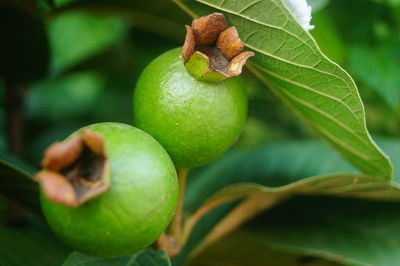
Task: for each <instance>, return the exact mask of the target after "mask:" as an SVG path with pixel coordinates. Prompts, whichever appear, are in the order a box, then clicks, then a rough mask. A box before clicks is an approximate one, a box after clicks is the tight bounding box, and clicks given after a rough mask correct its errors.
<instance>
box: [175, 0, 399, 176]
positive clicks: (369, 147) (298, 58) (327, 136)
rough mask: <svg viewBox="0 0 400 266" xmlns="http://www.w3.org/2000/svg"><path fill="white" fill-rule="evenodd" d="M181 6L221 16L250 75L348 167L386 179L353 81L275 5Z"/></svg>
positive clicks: (213, 0)
mask: <svg viewBox="0 0 400 266" xmlns="http://www.w3.org/2000/svg"><path fill="white" fill-rule="evenodd" d="M181 3H184V4H187V5H188V6H189V7H191V8H192V10H195V13H196V14H200V15H205V14H206V13H205V12H210V9H211V10H213V11H217V12H222V13H225V14H226V15H227V17H228V18H229V21H230V22H231V24H233V25H234V26H235V27H236V28H237V30H238V32H239V35H240V36H241V38H242V40H243V42H244V44H245V46H246V47H247V48H249V49H251V50H253V51H254V52H255V53H256V56H255V57H254V58H253V59H252V60H251V62H252V67H250V69H251V70H252V71H253V73H255V74H256V76H257V77H259V78H260V79H261V80H262V81H263V82H264V83H265V84H266V85H268V86H269V87H270V89H272V91H273V92H274V93H275V94H277V95H278V96H279V97H280V98H281V99H282V100H283V101H284V102H285V103H286V104H287V105H288V106H289V107H290V108H291V109H292V110H293V111H294V112H295V113H296V114H297V115H299V116H300V117H301V118H302V119H303V120H304V121H305V122H306V123H307V124H308V125H310V126H311V127H312V128H313V129H314V131H315V132H316V133H317V134H318V135H319V136H320V137H322V138H323V139H324V140H325V141H326V142H328V143H329V144H330V145H331V146H332V147H333V148H335V149H336V150H337V151H338V152H339V153H340V154H342V156H344V157H345V158H346V159H348V160H349V161H350V162H351V163H352V164H353V165H355V166H356V167H358V168H359V169H361V170H362V171H364V172H365V173H367V174H370V175H373V176H376V177H377V178H380V179H382V180H390V179H391V177H392V165H391V162H390V160H389V158H388V157H387V156H386V155H385V154H384V153H383V152H382V151H381V150H380V149H379V147H378V146H377V145H376V144H375V142H374V141H373V140H372V138H371V137H370V135H369V133H368V130H367V128H366V121H365V112H364V106H363V103H362V101H361V98H360V96H359V93H358V91H357V87H356V85H355V83H354V81H353V80H352V78H351V77H350V76H349V75H348V74H347V73H346V72H345V71H344V70H343V69H342V68H341V67H340V66H338V65H337V64H335V63H334V62H332V61H331V60H329V59H328V58H327V57H326V56H325V55H324V54H323V53H322V52H321V51H320V49H319V48H318V46H317V44H316V43H315V40H314V39H313V38H312V36H311V35H310V34H309V33H308V32H306V31H304V30H303V29H302V28H301V26H300V25H299V24H298V23H297V22H296V20H295V19H294V18H293V17H292V15H291V14H290V13H289V11H288V10H287V9H286V7H285V6H284V4H283V3H282V2H281V1H280V0H257V1H252V0H246V1H240V2H239V1H223V0H182V1H181ZM199 4H200V5H199ZM204 7H206V9H204Z"/></svg>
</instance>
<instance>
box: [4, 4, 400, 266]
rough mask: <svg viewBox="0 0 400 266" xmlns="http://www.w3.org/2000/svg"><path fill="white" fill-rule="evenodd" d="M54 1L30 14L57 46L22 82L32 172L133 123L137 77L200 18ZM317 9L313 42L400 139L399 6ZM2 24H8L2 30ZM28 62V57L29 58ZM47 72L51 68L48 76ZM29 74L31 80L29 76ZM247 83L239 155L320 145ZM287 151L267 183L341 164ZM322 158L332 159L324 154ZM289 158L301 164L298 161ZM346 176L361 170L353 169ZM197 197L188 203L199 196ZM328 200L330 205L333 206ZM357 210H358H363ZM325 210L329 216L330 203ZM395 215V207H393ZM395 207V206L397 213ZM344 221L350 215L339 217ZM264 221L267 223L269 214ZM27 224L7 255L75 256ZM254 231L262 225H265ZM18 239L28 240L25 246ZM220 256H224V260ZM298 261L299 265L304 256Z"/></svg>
mask: <svg viewBox="0 0 400 266" xmlns="http://www.w3.org/2000/svg"><path fill="white" fill-rule="evenodd" d="M16 2H18V3H20V4H21V5H25V4H26V3H25V1H16ZM0 3H2V1H0ZM52 3H53V1H51V0H49V1H44V0H41V1H38V5H37V8H36V9H33V10H32V12H31V13H32V14H34V15H35V16H34V18H39V19H40V23H43V25H44V29H45V33H46V36H47V37H46V38H47V40H48V47H47V48H44V49H45V51H41V52H42V54H44V55H43V56H42V57H46V56H47V53H48V54H49V58H48V60H49V62H47V60H44V62H39V61H37V60H36V59H35V58H28V59H29V60H31V61H30V62H36V63H37V64H38V65H36V66H37V67H38V68H40V69H38V71H37V73H33V72H32V73H33V74H34V77H32V76H30V75H21V76H20V77H18V78H15V79H21V80H22V81H24V86H25V103H26V106H25V107H26V108H25V114H26V117H25V139H24V143H25V145H24V152H23V158H24V160H25V161H26V162H27V163H30V164H31V165H33V168H38V167H39V165H40V160H41V156H42V153H43V151H44V149H45V148H46V147H47V146H48V145H49V144H50V143H52V142H54V141H57V140H61V139H64V138H65V137H67V136H68V135H69V134H70V133H71V132H73V131H75V130H77V129H78V128H80V127H82V126H85V125H88V124H91V123H96V122H103V121H115V122H124V123H129V124H132V111H131V110H132V107H131V104H132V95H133V90H134V85H135V82H136V79H137V78H138V76H139V74H140V73H141V71H142V70H143V68H144V67H145V66H146V65H147V64H148V63H149V62H150V61H151V60H152V59H153V58H155V57H157V56H158V55H159V54H161V53H162V52H164V51H166V50H168V49H171V48H174V47H177V46H180V45H181V44H182V41H183V39H184V27H183V25H184V24H185V23H186V24H189V23H190V20H191V19H190V17H189V16H188V15H186V14H185V13H184V12H183V11H181V10H180V9H179V8H177V7H176V6H175V5H174V4H173V3H172V2H171V1H161V0H149V1H138V0H133V1H127V0H124V1H118V2H117V1H107V0H97V1H96V0H82V1H80V0H76V1H61V0H60V1H54V3H53V4H54V5H55V6H54V7H52ZM310 3H311V4H312V5H313V7H314V8H315V12H314V13H313V20H312V24H313V25H315V29H314V30H313V31H311V34H312V35H313V37H314V38H315V39H316V41H317V43H318V44H319V45H320V48H321V50H322V51H323V52H324V53H325V54H326V55H327V56H328V57H330V58H331V59H332V60H334V61H336V62H338V63H339V64H340V65H341V66H342V67H343V68H345V69H346V70H347V71H348V72H349V73H350V75H351V76H352V77H353V78H354V79H355V82H356V83H357V85H358V88H359V91H360V94H361V97H362V99H363V101H364V104H365V107H366V115H367V124H368V127H369V129H370V132H371V133H372V134H373V135H378V136H382V137H389V138H395V137H398V136H399V135H400V123H399V121H400V0H351V1H349V0H331V1H328V0H324V1H321V0H320V1H317V0H314V1H310ZM24 10H25V9H24ZM2 11H3V10H1V11H0V14H1V12H2ZM31 13H29V14H30V15H29V16H31ZM1 18H2V17H1V16H0V23H1ZM0 25H1V24H0ZM0 29H1V28H0ZM21 31H22V30H21ZM2 33H3V32H2ZM9 38H10V33H7V34H6V35H2V36H1V38H0V40H1V41H0V42H3V40H6V39H7V40H8V39H9ZM44 46H46V45H44ZM0 49H3V51H1V52H2V53H3V54H5V53H6V52H7V51H6V50H10V49H12V48H10V47H9V46H7V47H6V48H4V47H3V46H2V45H0ZM41 49H43V47H42V48H41ZM46 49H48V50H46ZM24 50H26V48H24ZM21 60H27V58H24V57H22V59H21ZM4 62H6V61H2V62H0V64H2V68H0V69H16V68H15V67H18V65H19V64H20V63H19V62H14V63H15V65H13V64H14V63H12V62H11V63H10V62H7V67H6V68H4V67H5V65H4ZM47 63H48V65H49V68H48V69H47ZM42 65H43V66H42ZM43 69H47V72H46V73H45V74H43V73H44V70H43ZM2 71H3V70H2ZM23 71H24V72H26V70H25V69H24V70H23ZM28 71H29V69H28ZM3 72H4V71H3ZM244 78H245V80H246V82H247V84H248V94H249V119H248V122H247V125H246V127H245V129H244V132H243V135H242V137H241V139H240V140H239V141H238V143H237V144H236V147H235V148H236V149H237V150H246V151H247V150H248V149H251V148H254V147H263V146H262V145H266V146H268V145H270V143H272V142H274V143H275V142H277V141H278V142H281V143H284V145H289V146H290V145H294V144H293V143H303V142H305V141H309V139H312V138H314V135H313V133H312V132H311V131H310V130H309V129H308V128H307V127H306V126H305V125H304V124H303V123H302V122H301V121H299V119H298V118H297V117H295V116H294V115H293V113H292V112H291V111H290V110H288V108H286V107H285V106H283V104H282V103H281V101H280V100H278V99H277V97H276V96H275V95H274V94H272V93H271V92H270V91H269V90H266V89H265V86H264V85H263V84H262V83H261V82H260V81H258V80H257V79H255V78H254V77H253V76H252V75H250V74H249V73H247V72H246V73H244ZM13 79H14V77H13ZM25 81H29V82H25ZM5 86H6V83H5V82H4V80H0V102H1V103H2V104H0V122H1V123H0V151H1V150H2V151H5V150H6V146H7V145H6V143H7V140H6V128H5V123H3V122H4V121H5V118H6V113H5V107H4V106H5V105H4V104H3V103H4V102H5V93H4V91H5ZM291 143H292V144H291ZM305 143H306V144H307V143H309V142H305ZM312 143H314V142H312ZM274 145H277V144H274ZM284 145H283V146H282V145H281V146H279V147H280V148H277V149H276V150H270V151H269V152H271V153H272V154H271V155H269V157H268V158H269V160H271V161H270V162H269V164H266V165H271V164H273V160H274V159H276V158H277V157H276V152H278V155H279V153H280V154H281V156H282V158H286V159H288V158H289V160H288V161H287V162H286V165H285V166H281V165H279V164H276V165H275V167H276V168H285V170H287V169H286V168H289V170H288V171H282V172H281V171H276V172H274V174H276V175H281V177H282V179H279V180H278V179H275V180H274V179H270V180H269V182H270V183H268V185H276V184H280V182H283V181H284V180H289V179H291V178H294V177H296V178H302V177H303V176H304V177H306V176H309V174H311V175H313V174H319V173H316V172H318V171H316V170H315V169H316V167H317V166H321V165H322V164H323V163H326V161H327V160H328V161H329V160H331V159H332V158H328V159H326V157H324V156H316V157H315V156H314V157H312V156H308V155H310V154H314V153H315V152H314V151H313V150H312V149H311V151H310V152H309V153H310V154H308V155H307V153H304V152H303V151H304V149H303V147H302V146H301V145H302V144H295V146H296V147H294V148H293V147H289V146H284ZM298 145H300V147H298ZM313 145H314V144H313ZM315 145H317V146H318V145H319V144H315ZM318 147H319V146H318ZM308 150H310V149H308ZM285 151H295V153H294V154H293V153H290V155H286V154H285V153H284V152H285ZM323 151H324V152H325V149H323ZM319 152H321V151H320V150H318V151H317V153H319ZM0 154H4V152H0ZM282 154H283V155H282ZM228 156H232V155H228ZM290 156H293V159H292V158H291V157H290ZM302 159H303V161H301V165H302V167H303V168H301V169H302V170H303V171H304V173H307V174H301V175H297V176H294V174H293V173H292V172H290V169H291V168H290V167H288V166H293V165H291V162H296V161H297V162H298V161H299V160H302ZM282 160H283V159H282ZM324 160H325V161H324ZM335 160H337V158H336V157H335ZM217 163H218V162H217ZM339 168H340V167H339ZM344 168H346V169H348V168H349V169H351V170H350V171H352V168H351V167H350V166H347V164H346V165H345V166H344ZM212 169H213V168H212ZM232 169H234V168H233V167H232ZM331 170H332V171H333V170H334V169H331ZM202 171H205V170H202V169H198V170H196V171H195V175H196V174H199V175H200V174H201V173H202ZM208 171H211V172H212V170H208ZM232 171H233V170H232ZM271 171H272V170H271ZM302 173H303V172H302ZM296 174H298V173H296ZM271 176H272V175H271ZM271 176H269V177H271ZM276 178H279V176H278V177H276ZM397 178H399V176H397ZM231 181H232V180H230V182H231ZM253 181H254V180H253ZM214 185H216V186H217V185H220V183H215V184H214ZM199 187H201V186H200V185H199ZM208 188H209V186H204V187H203V189H206V190H207V189H208ZM199 189H200V188H199ZM193 195H195V193H194V194H193ZM193 195H192V196H191V197H189V200H190V199H191V198H192V197H194V196H193ZM203 196H204V195H203ZM325 201H327V202H330V201H331V199H328V200H325ZM5 202H6V201H5V199H4V198H1V197H0V206H2V207H1V208H0V214H4V212H5V211H4V209H5V208H6V206H5V205H6V203H5ZM303 202H305V204H310V206H311V204H312V202H311V200H308V199H303ZM335 204H336V205H338V204H339V205H341V206H342V205H346V203H343V202H342V201H340V202H339V203H332V205H334V206H336V205H335ZM353 204H356V205H357V204H358V202H355V203H354V202H353ZM362 204H364V203H362ZM287 205H288V206H289V207H290V208H292V209H296V210H299V209H300V210H301V208H303V207H298V206H297V205H296V204H295V203H288V204H287ZM363 206H364V205H363ZM374 206H375V205H374ZM376 206H378V205H376ZM317 207H318V208H320V209H321V211H323V210H322V209H323V208H322V207H321V204H319V205H318V206H317ZM389 207H390V208H392V209H395V207H393V206H392V205H390V206H389ZM338 208H339V207H338ZM376 208H378V207H376ZM390 208H387V209H388V212H389V209H390ZM282 209H283V208H280V209H277V210H275V212H274V213H272V214H270V216H271V217H273V218H274V217H281V216H282V217H284V218H285V219H286V218H288V217H287V214H283V213H282V212H283V210H282ZM392 209H390V210H392ZM277 212H279V213H277ZM338 213H339V214H338V215H341V212H340V211H338ZM345 214H347V213H345ZM385 215H387V214H385ZM2 216H4V215H0V218H2ZM265 217H267V218H268V217H269V216H268V214H267V216H265ZM265 217H264V218H265ZM385 217H386V216H385ZM303 218H304V217H303ZM24 219H25V220H24V221H25V224H24V226H25V227H23V228H24V229H22V231H18V232H17V231H14V230H12V229H9V228H6V227H4V226H2V225H1V224H0V250H1V248H2V247H1V242H2V241H3V240H2V239H6V238H7V239H13V243H12V244H13V245H15V246H18V248H20V249H21V250H26V251H27V250H30V249H32V248H33V249H35V248H34V246H35V245H38V246H39V245H42V244H43V246H41V249H48V250H47V252H54V253H56V254H58V255H57V256H59V257H57V258H58V259H55V260H54V261H53V258H50V257H49V258H48V261H46V262H48V263H49V264H48V265H59V264H55V263H60V262H61V261H62V260H59V258H60V257H65V256H66V255H67V254H68V252H69V250H68V248H65V247H64V246H62V245H61V246H57V245H58V244H55V245H54V247H53V246H52V244H51V243H53V242H54V243H55V242H57V243H58V241H57V240H55V239H54V237H53V236H51V234H50V233H49V232H48V229H47V228H46V226H45V225H44V224H43V221H42V220H41V219H40V218H38V217H33V218H32V217H31V216H30V215H28V217H24ZM274 219H275V218H274ZM276 219H278V218H276ZM289 219H290V218H289ZM387 219H388V218H387ZM304 220H306V218H304ZM273 221H275V220H273ZM270 223H272V222H270ZM303 223H305V222H304V221H303ZM254 224H256V225H258V223H256V222H255V223H254ZM38 228H39V229H38ZM43 232H44V233H43ZM24 236H27V238H26V239H29V241H27V242H25V241H24V240H23V237H24ZM245 238H246V237H245ZM21 239H22V240H21ZM4 241H5V240H4ZM19 241H23V242H24V244H21V243H22V242H21V243H20V242H19ZM229 241H230V240H229V239H228V241H227V244H226V245H228V246H229V245H231V244H230V242H229ZM252 241H254V240H252ZM34 244H35V245H34ZM41 249H35V251H37V252H38V253H37V254H36V255H35V256H34V257H32V258H31V257H29V256H27V257H21V260H20V261H13V264H12V265H22V264H21V261H23V260H25V259H26V260H29V259H32V260H35V259H37V256H41V255H42V253H40V250H41ZM27 252H28V251H27ZM208 252H210V251H208ZM0 253H1V251H0ZM211 254H214V255H213V256H215V253H211ZM278 255H279V254H278ZM314 255H315V254H314ZM1 256H2V255H1V254H0V265H3V264H2V258H1ZM10 256H12V254H10ZM271 256H276V253H271ZM54 258H55V257H54ZM291 259H292V260H290V261H292V262H293V261H295V260H296V259H297V256H294V257H293V258H291ZM199 260H200V261H201V260H204V256H203V257H201V256H200V257H199ZM9 261H11V260H9ZM178 261H179V258H178ZM322 263H323V262H322ZM4 265H6V264H4ZM7 265H10V264H7ZM32 265H33V264H32ZM193 265H202V264H195V263H194V264H193ZM221 265H222V264H221ZM231 265H233V264H231ZM248 265H250V264H248ZM282 265H289V264H282ZM301 265H303V264H301ZM307 265H308V264H307ZM309 265H314V264H309ZM318 265H319V264H318ZM321 265H328V264H321ZM329 265H331V264H329ZM389 266H390V265H389Z"/></svg>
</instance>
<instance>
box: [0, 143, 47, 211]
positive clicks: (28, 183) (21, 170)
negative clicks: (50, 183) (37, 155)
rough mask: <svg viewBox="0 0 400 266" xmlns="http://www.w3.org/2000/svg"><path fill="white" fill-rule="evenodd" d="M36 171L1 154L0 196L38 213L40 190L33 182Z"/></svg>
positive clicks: (6, 154) (8, 155) (3, 153)
mask: <svg viewBox="0 0 400 266" xmlns="http://www.w3.org/2000/svg"><path fill="white" fill-rule="evenodd" d="M34 171H35V170H34V169H33V168H32V167H31V166H29V165H27V164H25V163H24V162H22V161H20V160H18V159H17V158H15V157H13V156H12V155H10V154H8V153H6V152H4V151H2V152H0V194H4V195H6V196H7V197H8V198H10V199H13V200H16V201H17V202H19V203H20V204H22V205H23V206H26V207H28V208H30V209H31V210H34V211H36V212H38V211H39V210H40V207H39V197H38V195H39V190H38V185H37V184H36V183H35V182H34V181H33V180H32V174H33V173H34Z"/></svg>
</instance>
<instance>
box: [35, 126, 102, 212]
mask: <svg viewBox="0 0 400 266" xmlns="http://www.w3.org/2000/svg"><path fill="white" fill-rule="evenodd" d="M43 167H44V168H45V169H44V170H42V171H40V172H39V173H37V174H36V176H35V179H36V180H37V181H38V182H39V183H40V185H41V188H42V190H43V192H44V194H45V195H46V197H47V198H48V199H50V200H51V201H53V202H55V203H58V204H62V205H65V206H70V207H78V206H80V205H81V204H83V203H84V202H86V201H88V200H90V199H92V198H94V197H96V196H98V195H100V194H102V193H103V192H105V191H106V190H107V189H108V188H109V187H110V184H109V182H108V174H109V162H108V158H107V154H106V152H105V147H104V140H103V137H102V136H101V135H100V134H98V133H94V132H92V131H89V130H84V131H83V133H82V136H80V135H77V134H76V135H73V136H72V137H71V138H70V139H68V140H66V141H65V142H56V143H54V144H52V145H51V146H50V147H49V148H47V150H46V151H45V157H44V159H43Z"/></svg>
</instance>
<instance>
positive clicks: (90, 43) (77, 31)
mask: <svg viewBox="0 0 400 266" xmlns="http://www.w3.org/2000/svg"><path fill="white" fill-rule="evenodd" d="M48 31H49V36H50V46H51V51H52V55H53V61H52V68H53V70H54V71H55V72H57V71H62V70H65V69H67V68H70V67H72V66H74V65H75V64H77V63H79V62H81V61H82V60H85V59H88V58H89V57H91V56H93V55H95V54H98V53H100V52H102V51H104V50H105V49H106V48H108V47H109V46H111V45H112V44H114V43H115V42H116V41H118V40H120V39H121V38H122V37H123V36H124V33H125V32H126V25H125V24H124V23H123V21H121V20H120V19H119V18H116V17H113V16H101V15H99V14H94V13H90V12H85V11H79V12H67V13H63V14H60V15H59V16H57V17H55V18H54V20H52V21H51V23H50V24H49V26H48Z"/></svg>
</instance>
